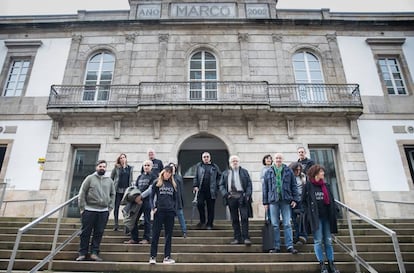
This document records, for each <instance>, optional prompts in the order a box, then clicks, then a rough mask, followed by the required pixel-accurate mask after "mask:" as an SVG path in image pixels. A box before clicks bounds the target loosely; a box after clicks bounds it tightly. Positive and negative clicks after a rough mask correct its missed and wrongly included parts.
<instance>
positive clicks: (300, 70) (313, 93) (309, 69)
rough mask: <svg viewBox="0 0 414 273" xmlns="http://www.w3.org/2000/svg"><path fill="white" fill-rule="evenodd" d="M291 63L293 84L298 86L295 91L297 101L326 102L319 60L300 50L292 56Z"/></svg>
mask: <svg viewBox="0 0 414 273" xmlns="http://www.w3.org/2000/svg"><path fill="white" fill-rule="evenodd" d="M292 62H293V70H294V73H295V82H296V83H297V84H299V85H298V89H297V96H298V98H299V100H300V101H302V102H306V101H326V90H325V88H324V87H323V83H324V78H323V74H322V68H321V64H320V61H319V59H318V58H317V57H316V56H315V55H314V54H312V53H310V52H308V51H305V50H302V51H299V52H297V53H295V54H294V55H293V58H292ZM301 84H303V85H301ZM310 84H312V85H310ZM315 84H316V85H315ZM318 84H320V85H318Z"/></svg>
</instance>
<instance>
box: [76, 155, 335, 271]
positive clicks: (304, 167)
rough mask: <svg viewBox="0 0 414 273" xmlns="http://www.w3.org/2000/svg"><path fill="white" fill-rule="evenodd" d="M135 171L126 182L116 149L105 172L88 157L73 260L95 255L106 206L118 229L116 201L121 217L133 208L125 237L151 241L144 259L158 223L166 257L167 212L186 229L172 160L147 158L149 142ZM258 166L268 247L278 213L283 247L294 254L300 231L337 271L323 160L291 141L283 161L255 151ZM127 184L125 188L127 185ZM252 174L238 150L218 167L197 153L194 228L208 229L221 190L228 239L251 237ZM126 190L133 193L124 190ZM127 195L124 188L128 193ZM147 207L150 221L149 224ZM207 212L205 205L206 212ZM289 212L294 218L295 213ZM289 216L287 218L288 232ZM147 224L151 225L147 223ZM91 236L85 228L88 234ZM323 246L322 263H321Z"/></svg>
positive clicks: (277, 246) (126, 168) (170, 222)
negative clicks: (289, 156)
mask: <svg viewBox="0 0 414 273" xmlns="http://www.w3.org/2000/svg"><path fill="white" fill-rule="evenodd" d="M148 157H149V159H148V160H145V161H144V163H143V166H142V169H141V174H140V175H139V176H138V178H137V179H136V181H135V183H134V182H133V167H132V166H130V165H128V164H127V157H126V155H125V154H121V155H120V156H119V157H118V158H117V160H116V165H115V168H114V169H113V170H112V172H111V176H110V177H106V176H104V175H105V171H106V162H105V161H103V160H101V161H98V163H97V165H96V172H95V173H93V174H91V175H89V176H88V177H86V178H85V180H84V182H83V183H82V186H81V189H80V193H79V207H80V210H81V220H82V232H81V235H80V239H81V242H80V249H79V257H78V258H77V260H78V261H82V260H85V259H86V257H87V255H88V253H90V256H89V258H90V259H92V260H96V261H101V260H102V259H101V258H100V257H99V256H98V254H99V245H100V242H101V239H102V235H103V230H104V228H105V226H106V223H107V220H108V217H109V212H110V211H111V210H112V209H114V220H115V225H114V230H119V208H120V206H121V204H122V205H126V206H125V207H124V213H125V214H124V217H129V216H130V215H132V216H134V220H133V221H132V222H133V223H132V225H131V226H130V227H131V229H130V230H129V232H130V234H131V238H130V240H128V241H125V243H126V244H149V243H151V253H150V260H149V263H150V264H155V263H156V257H157V249H158V242H159V237H160V233H161V229H162V226H164V229H165V247H164V260H163V263H166V264H172V263H174V262H175V261H174V260H173V259H172V258H171V239H172V231H173V226H174V219H175V216H177V217H178V220H179V223H180V225H181V229H182V232H183V236H184V237H186V236H187V227H186V224H185V219H184V213H183V205H184V202H183V179H182V177H181V176H180V175H179V174H178V173H177V172H176V170H177V166H176V165H175V164H174V163H169V164H167V165H166V166H165V167H164V166H163V163H162V161H160V160H158V159H156V158H155V152H154V150H149V151H148ZM263 165H264V167H263V169H262V172H261V182H262V202H263V206H264V208H265V212H266V214H268V215H269V217H270V220H271V223H272V225H273V228H274V235H275V236H274V238H275V240H274V249H272V250H271V252H272V253H279V252H281V240H280V219H281V220H282V226H283V229H284V240H285V241H284V243H285V247H286V251H287V252H289V253H292V254H297V253H298V250H297V249H296V248H295V247H294V243H296V245H301V244H305V243H306V242H307V235H308V233H309V234H310V233H312V234H313V237H314V251H315V254H316V257H317V259H318V261H319V262H320V265H321V273H328V269H329V272H331V273H339V271H338V270H337V269H336V268H335V265H334V255H333V246H332V238H331V233H335V232H337V226H336V209H335V201H334V198H333V195H332V191H331V190H330V187H329V185H327V184H326V183H325V181H324V174H325V170H324V168H323V166H321V165H318V164H315V163H314V162H313V161H312V160H311V159H309V158H307V157H306V150H305V148H303V147H300V148H298V160H297V162H293V163H292V164H290V165H289V166H287V165H286V164H284V163H283V155H282V154H281V153H276V154H275V156H274V158H272V156H271V155H266V156H265V157H264V158H263ZM131 185H133V186H134V190H135V191H130V186H131ZM252 191H253V186H252V180H251V178H250V175H249V172H248V170H246V169H244V168H243V167H241V166H240V158H239V157H238V156H236V155H232V156H230V158H229V168H228V169H227V170H225V171H224V172H223V173H221V171H220V168H219V167H218V166H217V165H216V164H214V163H213V162H212V159H211V155H210V153H208V152H204V153H202V156H201V162H199V163H198V164H197V165H196V168H195V176H194V179H193V193H194V194H195V196H196V200H197V208H198V211H199V217H200V221H199V223H198V224H197V225H196V226H197V227H198V228H200V229H207V230H211V229H213V227H214V225H213V224H214V218H215V215H214V211H215V201H216V199H217V198H218V194H219V193H220V194H221V197H222V198H223V201H224V205H225V206H228V208H229V212H230V217H231V222H232V227H233V235H234V236H233V237H234V238H233V240H232V241H231V242H230V244H245V245H246V246H250V245H251V244H252V242H251V240H250V237H249V220H248V219H249V217H252V216H253V215H252V206H251V204H252ZM132 192H133V194H132ZM129 195H131V196H129ZM128 204H134V206H133V207H136V208H138V209H137V212H135V211H134V213H133V214H128V211H125V210H128V208H132V206H129V205H128ZM151 211H152V212H153V216H154V218H153V223H152V225H151ZM206 212H207V213H206ZM141 215H143V216H144V217H143V218H144V234H143V236H142V240H140V241H139V239H138V238H139V237H138V221H139V218H140V217H141ZM297 218H300V219H302V221H297ZM291 222H292V223H293V224H294V229H295V238H293V230H292V226H291ZM151 226H152V228H151ZM92 231H93V235H92V242H91V245H90V246H89V243H90V236H91V234H92ZM324 252H325V253H326V258H327V261H328V264H327V265H325V258H324Z"/></svg>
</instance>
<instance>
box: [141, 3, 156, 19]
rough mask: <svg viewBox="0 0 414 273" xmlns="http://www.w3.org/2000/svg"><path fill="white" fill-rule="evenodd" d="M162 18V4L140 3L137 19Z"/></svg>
mask: <svg viewBox="0 0 414 273" xmlns="http://www.w3.org/2000/svg"><path fill="white" fill-rule="evenodd" d="M160 18H161V5H157V4H154V5H150V4H144V5H138V10H137V19H160Z"/></svg>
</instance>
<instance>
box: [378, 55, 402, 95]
mask: <svg viewBox="0 0 414 273" xmlns="http://www.w3.org/2000/svg"><path fill="white" fill-rule="evenodd" d="M378 64H379V67H380V70H381V75H382V80H383V81H384V85H385V86H386V88H387V92H388V94H389V95H407V89H406V87H405V83H404V78H403V74H402V72H401V67H400V65H399V63H398V60H397V59H396V58H379V59H378Z"/></svg>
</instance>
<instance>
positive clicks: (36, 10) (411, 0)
mask: <svg viewBox="0 0 414 273" xmlns="http://www.w3.org/2000/svg"><path fill="white" fill-rule="evenodd" d="M0 1H1V4H0V16H2V15H43V14H76V13H77V11H78V10H114V9H115V10H128V9H129V4H128V0H69V1H65V0H0ZM209 1H211V0H206V1H205V2H209ZM276 8H279V9H321V8H329V9H330V10H331V11H344V12H349V11H358V12H367V11H373V12H407V11H412V12H414V0H278V3H277V6H276Z"/></svg>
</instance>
